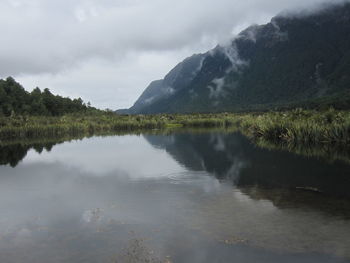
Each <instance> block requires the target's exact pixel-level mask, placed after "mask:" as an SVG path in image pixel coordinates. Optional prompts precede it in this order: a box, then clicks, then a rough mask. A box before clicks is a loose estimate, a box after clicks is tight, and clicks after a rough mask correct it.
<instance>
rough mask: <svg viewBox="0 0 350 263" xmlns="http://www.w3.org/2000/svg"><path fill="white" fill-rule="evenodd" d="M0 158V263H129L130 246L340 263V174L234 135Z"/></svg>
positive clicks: (192, 256)
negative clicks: (126, 256)
mask: <svg viewBox="0 0 350 263" xmlns="http://www.w3.org/2000/svg"><path fill="white" fill-rule="evenodd" d="M0 149H1V152H0V164H1V165H0V262H2V263H3V262H4V263H7V262H26V263H29V262H35V263H40V262H45V263H51V262H137V261H136V260H134V261H133V259H129V260H126V259H125V251H126V254H127V253H128V250H130V246H131V251H134V250H137V249H140V248H139V247H137V246H136V248H135V247H133V246H134V245H135V242H134V241H135V240H137V242H136V243H137V244H140V243H141V247H142V249H144V250H147V254H148V255H152V257H154V258H159V259H162V260H163V261H164V262H191V263H197V262H210V263H213V262H239V263H244V262H254V263H255V262H317V263H322V262H350V191H349V187H350V165H349V164H347V163H345V162H328V161H327V160H320V159H316V158H306V157H301V156H298V155H295V154H292V153H288V152H282V151H270V150H265V149H261V148H258V147H256V146H254V145H253V144H252V143H250V142H249V141H248V140H247V139H246V138H245V137H243V136H242V135H240V134H237V133H232V134H225V133H210V132H208V133H200V134H192V133H185V132H184V133H174V134H170V135H140V136H136V135H128V136H111V137H93V138H88V139H83V140H79V141H71V142H60V143H59V144H54V143H42V144H40V143H36V144H33V145H26V146H24V145H21V144H13V145H9V146H3V147H0ZM133 242H134V243H133ZM133 248H134V250H133ZM123 251H124V252H123ZM123 253H124V254H123ZM121 258H123V259H121ZM139 262H146V261H139Z"/></svg>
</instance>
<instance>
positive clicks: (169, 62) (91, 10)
mask: <svg viewBox="0 0 350 263" xmlns="http://www.w3.org/2000/svg"><path fill="white" fill-rule="evenodd" d="M321 2H325V0H309V1H307V3H305V1H304V0H293V1H290V0H246V1H239V0H217V1H212V0H177V1H176V2H175V1H170V0H148V1H141V0H69V1H68V0H50V1H48V0H0V32H1V45H0V77H6V76H8V75H12V76H14V77H16V78H18V79H19V80H20V81H22V83H23V85H24V86H25V87H26V88H28V89H32V88H33V87H34V86H40V87H43V88H45V87H51V88H52V89H53V90H54V91H57V92H61V91H62V93H64V94H65V95H71V96H73V95H74V96H76V95H78V96H82V97H83V98H85V97H86V98H85V99H86V100H91V102H92V104H93V105H96V106H99V107H106V106H107V107H110V108H120V107H129V106H130V105H131V104H132V102H134V101H135V100H136V98H137V96H138V95H139V94H140V93H141V91H142V90H143V89H144V88H145V87H146V86H147V84H148V82H150V81H151V80H152V79H159V78H161V77H163V76H164V74H165V73H166V72H167V71H168V70H170V69H171V67H173V66H175V64H176V63H177V62H179V61H180V60H182V59H184V58H185V57H186V56H189V55H191V54H192V53H198V52H203V51H206V50H207V49H209V48H211V47H213V46H215V45H216V44H217V43H218V42H224V41H226V40H227V39H228V38H230V37H232V33H238V32H239V31H240V30H241V29H243V28H244V27H245V26H247V25H250V24H252V23H264V22H267V21H268V19H270V18H271V17H272V16H273V15H275V14H276V13H279V12H280V11H281V10H283V9H286V8H294V9H295V8H301V7H303V8H305V7H306V6H309V7H310V6H314V5H315V4H316V3H321ZM326 2H334V1H331V0H329V1H326ZM130 54H132V55H130ZM160 57H162V58H160ZM145 58H148V61H144V59H145ZM140 61H141V62H140ZM157 63H160V64H158V65H156V64H157ZM121 73H122V74H121ZM95 84H96V85H97V86H94V85H95ZM98 84H99V85H98ZM59 85H62V86H59ZM63 85H64V86H63Z"/></svg>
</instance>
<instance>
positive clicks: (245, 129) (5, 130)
mask: <svg viewBox="0 0 350 263" xmlns="http://www.w3.org/2000/svg"><path fill="white" fill-rule="evenodd" d="M184 127H185V128H228V127H235V128H237V129H239V130H240V131H241V132H242V133H244V134H245V135H247V136H249V137H251V138H253V139H259V138H263V139H264V140H267V141H271V142H275V143H276V142H278V143H289V144H291V143H292V144H307V145H317V144H328V145H332V144H341V145H350V112H349V111H336V110H333V109H330V110H327V111H322V112H320V111H313V110H301V109H297V110H293V111H286V112H268V113H247V114H234V113H221V114H189V115H177V114H160V115H134V116H126V115H115V114H113V113H94V114H85V115H81V114H71V115H64V116H62V117H28V116H12V117H6V118H5V117H3V118H0V140H2V141H4V140H16V139H22V138H47V137H64V136H76V135H93V134H103V133H120V132H131V131H142V130H154V129H166V128H168V129H176V128H184Z"/></svg>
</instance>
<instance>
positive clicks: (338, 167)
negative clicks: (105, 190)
mask: <svg viewBox="0 0 350 263" xmlns="http://www.w3.org/2000/svg"><path fill="white" fill-rule="evenodd" d="M144 137H145V139H146V140H147V141H148V142H149V143H150V144H152V145H153V146H154V147H157V148H161V149H165V150H166V151H167V153H169V154H170V155H171V156H172V157H173V158H174V159H175V160H176V161H177V162H179V163H180V164H181V165H183V166H185V167H186V168H187V169H189V170H193V171H207V172H209V173H210V174H212V175H214V176H215V177H216V178H218V179H229V180H231V181H232V182H233V183H234V184H235V185H236V186H237V187H239V188H246V187H252V186H258V187H260V188H269V189H272V188H284V189H290V190H294V191H295V190H297V191H307V192H312V194H316V193H323V194H327V195H332V196H340V197H350V192H349V191H348V186H349V185H350V177H349V171H350V167H349V165H348V164H345V163H342V162H333V163H327V162H324V161H321V160H318V159H317V158H306V157H303V156H298V155H295V154H293V153H289V152H284V151H271V150H266V149H262V148H259V147H256V146H255V145H254V144H252V143H251V142H250V141H249V140H248V139H247V138H246V137H244V136H243V135H241V134H238V133H229V134H225V133H207V134H187V133H177V134H176V133H175V134H172V135H170V136H155V135H144Z"/></svg>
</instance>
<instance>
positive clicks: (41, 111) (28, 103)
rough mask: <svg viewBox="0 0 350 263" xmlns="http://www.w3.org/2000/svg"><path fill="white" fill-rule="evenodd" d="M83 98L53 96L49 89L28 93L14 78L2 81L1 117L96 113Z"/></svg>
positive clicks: (0, 90)
mask: <svg viewBox="0 0 350 263" xmlns="http://www.w3.org/2000/svg"><path fill="white" fill-rule="evenodd" d="M89 104H90V103H88V104H85V103H84V102H83V100H82V99H81V98H78V99H73V100H72V99H70V98H63V97H61V96H58V95H53V94H52V93H51V92H50V90H49V89H44V90H43V91H41V90H40V89H39V88H35V89H34V90H33V91H32V92H27V91H26V90H25V89H24V88H23V87H22V86H21V85H20V84H19V83H18V82H16V81H15V80H14V79H13V78H11V77H8V78H7V79H6V80H2V79H0V116H11V115H35V116H43V115H44V116H61V115H63V114H67V113H74V112H87V111H96V109H95V108H92V107H90V105H89Z"/></svg>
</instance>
